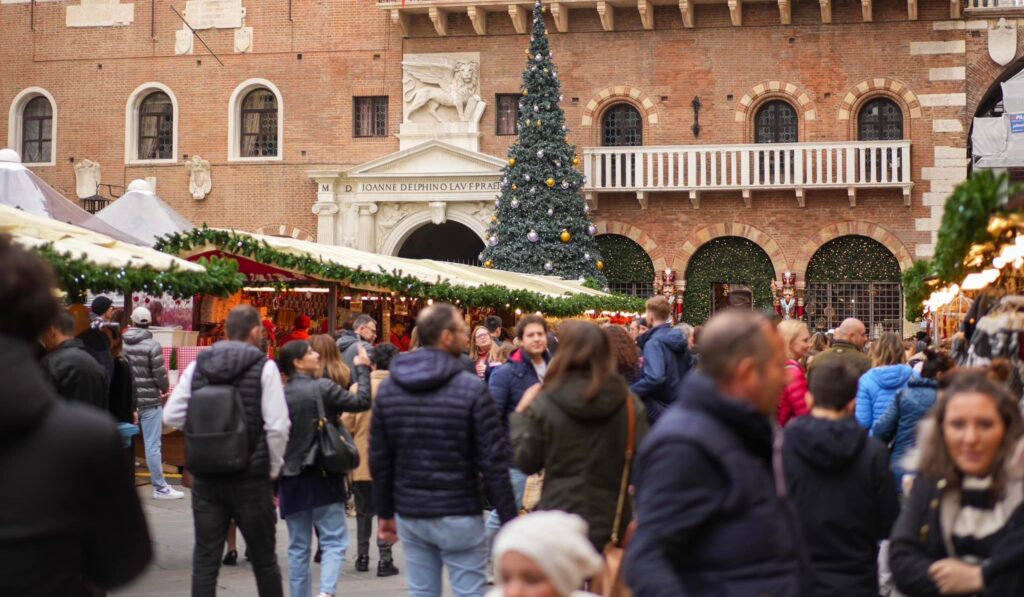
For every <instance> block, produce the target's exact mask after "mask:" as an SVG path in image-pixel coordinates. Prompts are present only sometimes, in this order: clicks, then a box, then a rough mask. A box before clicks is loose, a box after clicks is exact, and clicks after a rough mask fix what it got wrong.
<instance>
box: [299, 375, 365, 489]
mask: <svg viewBox="0 0 1024 597" xmlns="http://www.w3.org/2000/svg"><path fill="white" fill-rule="evenodd" d="M316 411H317V415H318V417H319V418H318V419H317V421H316V431H314V433H313V445H312V446H311V447H310V450H309V452H308V453H307V454H306V459H305V462H303V463H302V464H303V466H304V467H315V468H318V469H322V470H324V471H327V472H328V473H334V474H338V475H347V474H348V473H349V472H350V471H351V470H352V469H354V468H356V467H358V466H359V449H358V448H356V442H355V440H353V439H352V434H351V433H349V432H348V429H346V428H345V427H344V426H343V425H342V426H338V425H335V424H334V423H333V422H331V421H330V420H328V419H327V415H326V414H325V413H324V400H323V395H322V394H321V395H320V396H317V398H316Z"/></svg>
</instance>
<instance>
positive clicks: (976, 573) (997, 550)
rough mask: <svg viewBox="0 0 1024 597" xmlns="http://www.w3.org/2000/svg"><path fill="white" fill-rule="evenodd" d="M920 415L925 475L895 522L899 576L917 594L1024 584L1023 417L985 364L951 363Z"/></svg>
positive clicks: (1021, 588)
mask: <svg viewBox="0 0 1024 597" xmlns="http://www.w3.org/2000/svg"><path fill="white" fill-rule="evenodd" d="M944 380H945V381H946V382H948V385H945V387H943V388H942V389H941V390H940V391H939V399H938V402H936V404H935V407H934V408H932V410H931V411H930V412H929V415H928V417H927V418H926V419H924V420H923V421H922V423H921V429H920V436H919V439H918V446H919V448H920V455H919V462H918V463H917V464H918V470H919V471H920V474H919V476H918V477H917V478H916V479H915V480H914V484H913V488H912V489H911V491H910V497H909V499H908V501H907V504H906V506H905V507H904V508H903V511H902V512H901V513H900V517H899V519H898V520H897V522H896V526H895V527H894V529H893V534H892V539H891V544H892V545H891V547H890V562H891V566H892V572H893V578H894V580H895V581H896V586H897V587H898V588H899V589H900V591H902V592H903V593H905V594H906V595H909V596H910V597H916V596H918V595H929V596H930V595H938V594H940V593H941V594H943V595H993V596H994V595H999V596H1002V595H1021V594H1024V566H1021V562H1022V561H1024V510H1022V508H1021V504H1022V502H1024V495H1022V494H1024V442H1022V439H1021V438H1022V435H1024V426H1022V424H1021V413H1020V407H1019V405H1018V402H1017V400H1016V399H1015V398H1014V397H1012V396H1010V394H1009V393H1008V392H1007V391H1006V390H1005V388H1004V387H1003V386H1002V384H1000V383H996V382H995V381H993V380H992V379H991V377H990V376H989V375H988V372H986V371H985V370H967V371H963V370H954V371H952V372H950V373H949V374H948V375H947V376H946V377H945V378H944Z"/></svg>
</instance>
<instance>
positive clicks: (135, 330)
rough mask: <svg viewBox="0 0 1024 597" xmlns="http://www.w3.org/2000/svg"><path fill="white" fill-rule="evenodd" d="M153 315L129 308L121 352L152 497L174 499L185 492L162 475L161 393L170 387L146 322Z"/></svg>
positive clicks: (143, 309)
mask: <svg viewBox="0 0 1024 597" xmlns="http://www.w3.org/2000/svg"><path fill="white" fill-rule="evenodd" d="M152 319H153V317H152V315H151V314H150V312H149V309H147V308H145V307H137V308H136V309H135V310H134V311H132V325H133V327H131V328H129V329H128V330H127V331H125V333H124V353H125V356H127V357H128V361H129V362H130V363H131V366H132V379H133V380H134V382H135V391H136V396H137V398H138V404H139V425H140V426H141V427H142V439H143V441H144V442H145V444H146V466H147V467H148V468H149V474H150V478H152V480H153V498H154V499H158V500H178V499H181V498H183V497H185V494H184V493H182V492H180V491H178V490H176V489H174V488H173V487H171V486H170V485H168V484H167V481H166V480H165V479H164V470H163V456H162V454H161V435H162V433H163V411H164V409H163V397H164V396H165V395H166V394H167V392H168V390H169V389H170V384H169V383H168V380H167V368H166V367H164V350H163V348H162V347H161V346H160V343H159V342H157V341H156V340H154V339H153V333H152V332H150V331H149V324H150V322H151V321H152Z"/></svg>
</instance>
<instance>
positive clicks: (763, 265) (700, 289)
mask: <svg viewBox="0 0 1024 597" xmlns="http://www.w3.org/2000/svg"><path fill="white" fill-rule="evenodd" d="M774 279H775V267H774V266H773V265H772V260H771V257H769V256H768V253H766V252H765V250H764V249H762V248H761V247H760V245H758V244H757V243H755V242H754V241H751V240H748V239H746V238H742V237H739V236H723V237H720V238H715V239H712V240H710V241H708V242H706V243H704V244H703V245H701V246H700V248H699V249H697V251H696V252H695V253H694V254H693V257H691V258H690V262H689V264H687V266H686V295H685V297H684V301H685V302H684V304H685V306H686V311H685V313H684V314H683V319H685V320H686V322H687V323H690V324H692V325H700V324H703V323H704V322H705V321H707V320H708V318H710V317H711V316H712V315H713V314H714V312H715V309H716V308H725V307H728V306H733V307H749V308H752V309H755V310H758V311H770V310H771V308H772V290H771V287H772V280H774Z"/></svg>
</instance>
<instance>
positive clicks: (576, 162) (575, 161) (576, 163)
mask: <svg viewBox="0 0 1024 597" xmlns="http://www.w3.org/2000/svg"><path fill="white" fill-rule="evenodd" d="M572 165H573V166H579V165H580V156H578V155H574V156H572Z"/></svg>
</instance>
